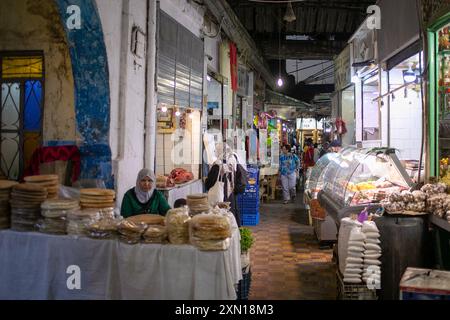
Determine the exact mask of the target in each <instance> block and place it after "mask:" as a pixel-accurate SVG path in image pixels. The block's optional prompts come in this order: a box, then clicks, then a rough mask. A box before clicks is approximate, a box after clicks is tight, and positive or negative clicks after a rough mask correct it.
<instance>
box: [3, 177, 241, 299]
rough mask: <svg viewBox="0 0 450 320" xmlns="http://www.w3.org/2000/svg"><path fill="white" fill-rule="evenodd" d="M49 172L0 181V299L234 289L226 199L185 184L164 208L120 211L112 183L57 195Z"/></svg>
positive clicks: (212, 295) (235, 263) (236, 245)
mask: <svg viewBox="0 0 450 320" xmlns="http://www.w3.org/2000/svg"><path fill="white" fill-rule="evenodd" d="M57 178H58V177H57V176H56V175H41V176H29V177H25V180H26V183H21V184H18V183H16V182H11V181H0V198H1V199H0V229H5V230H1V231H0V265H1V266H2V267H1V268H0V269H1V270H0V283H1V284H2V285H1V286H0V299H178V300H180V299H236V292H235V285H236V284H238V282H239V280H241V279H242V269H241V260H240V254H241V250H240V234H239V229H238V226H237V222H236V220H235V218H234V215H233V214H232V213H231V212H230V211H229V206H227V204H226V203H225V204H223V203H217V204H216V205H215V206H214V207H211V206H210V205H209V203H208V196H207V194H201V193H199V194H189V195H187V206H184V207H182V208H177V209H170V210H169V211H168V212H167V213H166V215H165V216H160V215H157V214H139V215H133V216H129V217H127V218H123V217H122V216H118V215H116V214H115V212H114V207H115V196H116V194H115V191H114V190H109V189H98V188H83V189H79V190H78V193H76V192H75V190H74V195H75V194H77V195H76V196H74V197H73V198H71V199H67V198H66V199H58V198H57V194H58V189H59V187H58V180H57ZM176 179H178V180H180V181H181V179H182V178H181V177H176Z"/></svg>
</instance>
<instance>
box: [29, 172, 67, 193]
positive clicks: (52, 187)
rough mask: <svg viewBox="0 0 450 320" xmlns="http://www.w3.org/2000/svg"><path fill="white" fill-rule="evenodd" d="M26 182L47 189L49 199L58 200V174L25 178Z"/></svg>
mask: <svg viewBox="0 0 450 320" xmlns="http://www.w3.org/2000/svg"><path fill="white" fill-rule="evenodd" d="M24 180H25V182H27V183H32V184H34V185H37V186H40V187H44V188H46V189H47V199H58V191H59V177H58V175H56V174H45V175H37V176H28V177H25V178H24Z"/></svg>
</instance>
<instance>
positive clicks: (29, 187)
mask: <svg viewBox="0 0 450 320" xmlns="http://www.w3.org/2000/svg"><path fill="white" fill-rule="evenodd" d="M13 190H14V191H16V190H17V191H26V192H27V193H28V192H29V193H33V192H34V193H47V189H46V188H44V187H41V186H38V185H35V184H32V183H20V184H18V185H15V186H14V187H13Z"/></svg>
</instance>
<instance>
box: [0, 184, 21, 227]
mask: <svg viewBox="0 0 450 320" xmlns="http://www.w3.org/2000/svg"><path fill="white" fill-rule="evenodd" d="M16 184H18V182H16V181H9V180H0V229H8V228H9V227H10V224H11V221H10V219H11V211H10V207H9V199H10V197H11V188H12V187H13V186H15V185H16Z"/></svg>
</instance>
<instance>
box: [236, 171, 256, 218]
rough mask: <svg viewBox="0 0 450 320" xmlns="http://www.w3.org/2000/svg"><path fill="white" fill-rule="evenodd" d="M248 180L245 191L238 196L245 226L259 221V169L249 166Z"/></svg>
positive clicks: (238, 203)
mask: <svg viewBox="0 0 450 320" xmlns="http://www.w3.org/2000/svg"><path fill="white" fill-rule="evenodd" d="M247 172H248V181H247V187H246V188H245V192H244V193H242V194H239V195H238V197H237V205H238V208H239V210H240V213H241V220H242V225H243V226H256V225H257V224H258V223H259V169H258V167H253V166H248V167H247Z"/></svg>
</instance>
